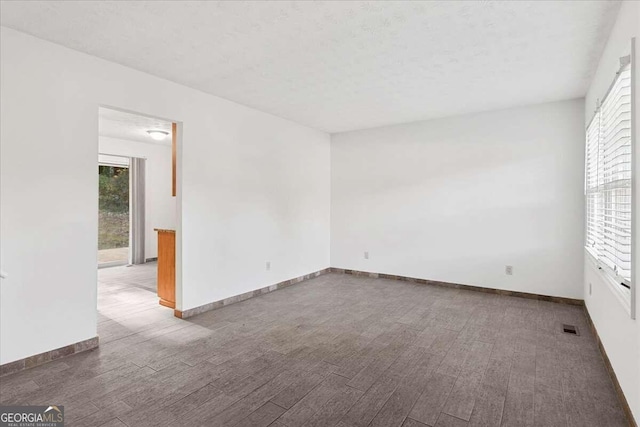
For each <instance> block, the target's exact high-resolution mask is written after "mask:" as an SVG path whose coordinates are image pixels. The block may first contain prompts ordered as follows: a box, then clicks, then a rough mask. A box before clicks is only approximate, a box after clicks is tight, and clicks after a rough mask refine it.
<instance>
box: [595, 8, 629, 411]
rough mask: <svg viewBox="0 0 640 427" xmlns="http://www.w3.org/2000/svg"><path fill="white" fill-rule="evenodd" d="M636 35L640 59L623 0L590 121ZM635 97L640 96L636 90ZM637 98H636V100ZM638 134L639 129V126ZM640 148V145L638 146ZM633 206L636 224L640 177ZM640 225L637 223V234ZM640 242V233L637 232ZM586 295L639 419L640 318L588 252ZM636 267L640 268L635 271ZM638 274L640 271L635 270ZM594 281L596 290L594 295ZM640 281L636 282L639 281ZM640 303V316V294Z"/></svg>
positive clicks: (599, 73) (597, 80)
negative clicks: (628, 309)
mask: <svg viewBox="0 0 640 427" xmlns="http://www.w3.org/2000/svg"><path fill="white" fill-rule="evenodd" d="M632 37H636V38H637V40H636V58H638V60H640V49H639V48H638V45H640V3H639V2H632V1H625V2H624V3H622V6H621V8H620V12H619V14H618V19H617V21H616V24H615V26H614V28H613V31H612V32H611V35H610V36H609V40H608V42H607V45H606V47H605V50H604V52H603V53H602V57H601V59H600V63H599V65H598V70H597V72H596V74H595V76H594V78H593V81H592V83H591V86H590V88H589V91H588V92H587V96H586V101H585V111H584V117H585V122H588V121H589V120H591V117H592V116H593V112H594V110H595V107H596V100H597V99H598V98H602V97H603V96H604V94H605V93H606V91H607V89H608V88H609V85H610V84H611V82H612V81H613V79H614V77H615V73H616V71H617V70H618V68H619V65H620V63H619V58H620V57H621V56H626V55H628V54H629V53H630V50H629V49H630V46H631V43H630V40H631V38H632ZM639 76H640V68H639V67H638V66H637V65H636V88H640V78H639ZM636 94H637V95H636V96H640V93H639V92H636ZM636 102H637V100H636ZM634 108H635V114H636V122H635V123H636V126H640V105H638V104H637V103H636V105H635V106H634ZM636 135H638V136H640V133H639V132H638V130H637V129H636ZM636 148H638V147H636ZM633 161H634V168H635V176H636V180H638V177H640V149H636V150H635V155H634V159H633ZM633 197H634V208H635V218H636V224H638V225H639V226H640V182H638V181H637V185H636V188H635V193H634V195H633ZM638 232H640V227H637V228H636V236H637V233H638ZM636 241H637V242H638V243H640V238H638V237H636ZM584 256H585V258H586V261H587V262H585V281H584V299H585V304H586V305H587V309H588V310H589V313H590V315H591V318H592V319H593V322H594V324H595V326H596V329H597V330H598V334H599V335H600V339H601V340H602V344H603V345H604V347H605V349H606V351H607V355H608V356H609V359H610V361H611V364H612V366H613V369H614V371H615V372H616V376H617V377H618V381H619V382H620V386H621V387H622V390H623V391H624V394H625V396H626V398H627V401H628V402H629V406H630V407H631V411H632V412H633V414H634V417H635V419H636V421H640V323H639V322H640V320H632V319H631V318H630V316H629V313H628V312H627V309H626V308H625V306H624V305H623V304H622V302H621V301H620V299H619V298H618V297H617V296H616V294H615V292H614V290H613V289H612V288H611V286H610V284H609V283H608V282H607V281H605V280H603V276H602V274H601V273H600V272H599V271H598V270H596V269H595V268H594V267H593V263H591V262H589V259H588V258H589V255H588V254H586V253H585V255H584ZM634 258H635V263H634V265H633V268H634V269H637V268H639V267H640V248H638V247H636V248H635V256H634ZM636 271H637V270H636ZM636 278H640V274H638V273H637V272H636ZM589 284H591V289H592V293H591V294H589ZM636 286H637V281H636ZM636 307H637V308H638V316H637V317H640V293H638V294H637V296H636Z"/></svg>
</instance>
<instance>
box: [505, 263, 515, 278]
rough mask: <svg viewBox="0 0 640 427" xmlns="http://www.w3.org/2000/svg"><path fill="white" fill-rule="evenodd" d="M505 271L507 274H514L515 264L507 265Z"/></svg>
mask: <svg viewBox="0 0 640 427" xmlns="http://www.w3.org/2000/svg"><path fill="white" fill-rule="evenodd" d="M504 272H505V274H506V275H507V276H513V266H512V265H507V266H505V267H504Z"/></svg>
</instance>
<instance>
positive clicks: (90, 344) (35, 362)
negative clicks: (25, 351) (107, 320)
mask: <svg viewBox="0 0 640 427" xmlns="http://www.w3.org/2000/svg"><path fill="white" fill-rule="evenodd" d="M98 345H99V340H98V337H97V336H96V337H93V338H89V339H88V340H84V341H79V342H77V343H75V344H70V345H67V346H64V347H60V348H57V349H55V350H51V351H45V352H44V353H40V354H36V355H34V356H29V357H26V358H24V359H20V360H16V361H15V362H9V363H5V364H4V365H0V377H2V376H5V375H9V374H14V373H16V372H20V371H24V370H25V369H29V368H34V367H36V366H40V365H44V364H45V363H48V362H52V361H54V360H58V359H62V358H63V357H67V356H71V355H72V354H77V353H81V352H83V351H87V350H93V349H94V348H97V347H98Z"/></svg>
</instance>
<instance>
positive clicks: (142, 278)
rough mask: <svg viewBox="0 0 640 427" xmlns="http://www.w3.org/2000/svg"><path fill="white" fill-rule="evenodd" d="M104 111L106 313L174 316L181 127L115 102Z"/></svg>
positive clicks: (101, 239) (101, 280)
mask: <svg viewBox="0 0 640 427" xmlns="http://www.w3.org/2000/svg"><path fill="white" fill-rule="evenodd" d="M98 116H99V117H98V118H99V128H98V129H99V135H98V136H99V138H98V162H97V163H98V179H99V182H98V185H99V220H98V268H99V270H98V312H99V314H100V315H102V316H104V317H105V318H106V319H111V320H113V319H114V318H115V317H118V318H120V317H121V316H126V313H127V312H129V311H131V310H134V311H137V310H138V309H137V308H136V307H138V308H140V307H148V309H149V310H150V311H149V314H150V315H152V313H153V312H155V311H156V309H159V310H162V311H165V313H166V314H169V313H170V315H172V314H173V313H172V312H171V311H167V309H166V308H165V307H171V308H175V307H176V284H177V283H176V282H178V280H177V278H176V273H175V270H176V263H177V262H179V261H178V259H179V258H178V256H177V248H176V237H177V236H176V234H177V233H176V231H177V228H178V227H177V218H178V217H179V214H178V202H177V200H178V197H177V185H176V170H177V149H176V147H177V129H178V127H177V126H178V125H177V123H175V122H172V121H170V120H164V119H159V118H155V117H150V116H146V115H142V114H137V113H132V112H128V111H122V110H119V109H114V108H108V107H100V108H99V110H98ZM167 236H169V237H172V238H173V240H171V239H167ZM167 242H169V243H170V244H167ZM105 267H110V268H105ZM123 301H127V302H135V304H134V305H133V306H131V305H130V304H129V303H127V304H124V303H123ZM161 305H162V306H165V307H162V306H161ZM116 307H117V309H116ZM114 316H115V317H114Z"/></svg>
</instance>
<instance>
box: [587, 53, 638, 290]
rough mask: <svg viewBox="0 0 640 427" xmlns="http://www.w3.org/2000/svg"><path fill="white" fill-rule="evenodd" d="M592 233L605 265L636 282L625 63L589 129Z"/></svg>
mask: <svg viewBox="0 0 640 427" xmlns="http://www.w3.org/2000/svg"><path fill="white" fill-rule="evenodd" d="M586 134H587V135H586V147H585V158H586V165H585V171H586V177H585V192H586V201H585V204H586V236H585V242H586V247H587V249H588V250H589V252H590V253H591V254H592V255H593V256H594V257H595V258H596V260H597V261H598V264H599V266H600V267H601V268H602V269H604V270H605V271H606V272H608V273H610V274H611V276H612V277H614V279H615V280H616V281H618V282H619V283H621V284H622V285H624V286H627V287H629V286H630V284H631V207H632V203H631V70H630V67H629V65H627V66H625V67H623V68H622V69H621V71H620V72H619V74H618V76H617V77H616V80H615V81H614V83H613V85H612V87H611V89H610V90H609V92H608V94H607V96H606V97H605V99H604V100H603V101H602V103H601V105H600V107H599V108H598V110H597V111H596V114H595V117H594V118H593V120H592V122H591V123H590V124H589V126H588V127H587V132H586Z"/></svg>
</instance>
